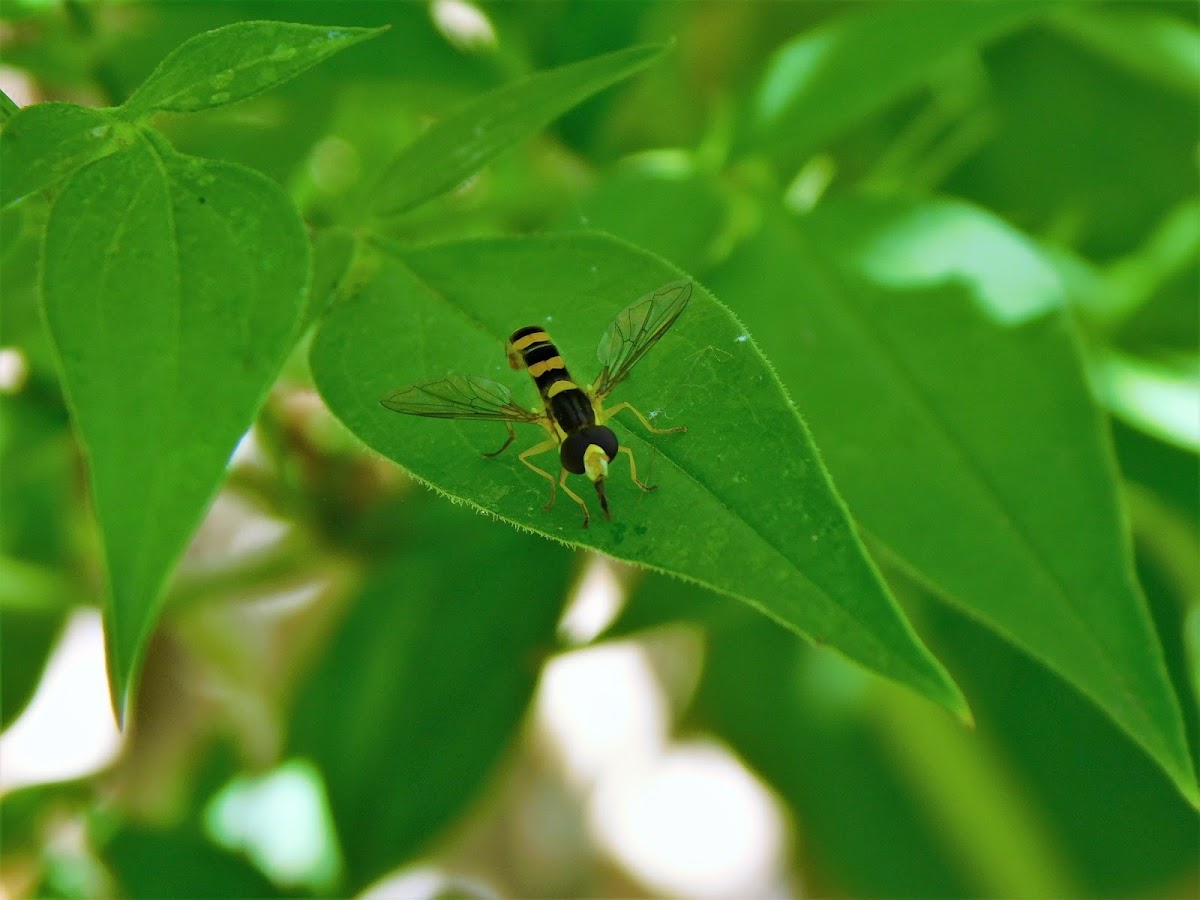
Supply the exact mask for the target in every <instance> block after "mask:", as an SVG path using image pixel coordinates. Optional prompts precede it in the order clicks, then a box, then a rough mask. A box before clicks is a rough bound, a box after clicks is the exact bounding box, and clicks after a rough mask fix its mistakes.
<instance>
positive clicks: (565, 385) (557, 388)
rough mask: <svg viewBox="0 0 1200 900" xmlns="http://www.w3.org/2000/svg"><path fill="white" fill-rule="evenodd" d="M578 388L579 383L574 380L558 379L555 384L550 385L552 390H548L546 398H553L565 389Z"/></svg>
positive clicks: (572, 389)
mask: <svg viewBox="0 0 1200 900" xmlns="http://www.w3.org/2000/svg"><path fill="white" fill-rule="evenodd" d="M578 389H579V385H577V384H576V383H575V382H573V381H556V382H554V384H552V385H550V390H548V391H546V399H548V400H549V399H553V398H554V397H557V396H558V395H559V394H561V393H562V392H563V391H574V390H578Z"/></svg>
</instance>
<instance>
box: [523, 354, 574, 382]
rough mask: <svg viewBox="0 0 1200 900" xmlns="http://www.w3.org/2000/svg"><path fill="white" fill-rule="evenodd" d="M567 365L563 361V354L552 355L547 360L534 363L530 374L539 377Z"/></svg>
mask: <svg viewBox="0 0 1200 900" xmlns="http://www.w3.org/2000/svg"><path fill="white" fill-rule="evenodd" d="M566 367H567V365H566V363H564V362H563V358H562V357H561V356H552V357H550V358H549V359H548V360H546V361H545V362H539V363H534V364H533V365H532V366H530V367H529V374H530V375H532V376H533V377H534V378H537V377H538V376H539V375H545V374H546V373H547V372H551V371H553V370H554V369H565V368H566Z"/></svg>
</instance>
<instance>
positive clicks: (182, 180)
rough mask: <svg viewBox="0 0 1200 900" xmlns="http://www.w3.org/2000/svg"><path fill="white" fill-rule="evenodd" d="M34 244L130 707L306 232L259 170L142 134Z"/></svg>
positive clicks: (88, 177) (73, 189)
mask: <svg viewBox="0 0 1200 900" xmlns="http://www.w3.org/2000/svg"><path fill="white" fill-rule="evenodd" d="M45 247H46V250H45V265H44V270H43V284H42V293H43V303H44V307H45V314H46V321H47V323H48V325H49V329H50V333H51V336H52V338H53V341H54V344H55V346H56V348H57V352H58V355H59V360H60V365H61V369H62V380H63V384H64V386H65V389H66V394H67V398H68V402H69V404H70V408H71V412H72V418H73V421H74V425H75V428H76V429H77V431H78V433H79V437H80V440H81V442H82V444H83V446H84V448H85V450H86V453H87V460H88V467H89V470H90V476H91V485H92V500H93V503H94V506H95V511H96V517H97V519H98V521H99V524H100V531H101V535H102V537H103V543H104V554H105V559H106V562H107V568H108V582H109V596H108V599H107V604H106V607H105V628H106V639H107V644H108V646H107V652H108V665H109V672H110V677H111V682H112V689H113V693H114V705H115V706H116V708H117V710H118V712H124V708H125V704H126V700H127V698H128V697H129V696H130V687H131V682H132V680H133V678H134V676H135V673H136V670H137V666H138V662H139V660H140V658H141V653H142V650H143V648H144V645H145V642H146V639H147V638H148V636H149V634H150V631H151V628H152V627H153V625H154V621H155V619H156V618H157V615H158V610H159V601H160V594H161V592H162V588H163V584H164V582H165V580H166V578H167V575H168V574H169V573H170V571H171V568H172V566H173V565H174V563H175V561H176V559H177V558H178V557H179V555H180V554H181V553H182V551H183V549H184V546H185V545H186V543H187V540H188V537H189V536H190V535H191V533H192V530H193V529H194V528H195V526H196V524H197V522H198V521H199V520H200V517H201V516H202V514H203V513H204V510H205V508H206V507H207V505H208V503H209V500H210V499H211V498H212V496H213V494H214V492H215V491H216V489H217V487H218V485H219V484H220V481H221V478H222V475H223V473H224V469H225V465H226V462H227V461H228V459H229V455H230V453H231V452H232V451H233V449H234V447H235V446H236V444H237V441H238V439H239V438H240V437H241V435H242V434H243V433H244V432H245V431H246V429H247V428H248V427H249V425H250V423H251V422H252V420H253V418H254V416H255V413H256V412H257V410H258V408H259V405H260V404H261V402H262V400H263V398H264V396H265V395H266V392H267V389H268V388H269V387H270V385H271V382H272V381H273V380H274V378H275V376H276V374H277V373H278V371H279V368H280V366H281V365H282V364H283V361H284V359H285V357H286V355H287V353H288V351H289V350H290V349H291V347H292V344H293V342H294V340H295V337H296V331H297V325H298V322H299V319H300V315H301V312H302V309H303V305H304V302H305V290H306V287H307V277H308V265H309V261H308V254H309V250H308V241H307V239H306V237H305V234H304V230H303V226H302V225H301V223H300V220H299V218H298V217H297V215H296V212H295V210H294V209H293V207H292V206H291V204H290V203H289V202H288V199H287V197H286V196H285V195H284V194H283V192H282V191H281V190H280V189H279V188H278V187H277V186H276V185H275V184H274V183H272V182H271V181H269V180H268V179H266V178H265V177H263V176H261V175H258V174H256V173H254V172H251V171H249V170H247V169H243V168H241V167H239V166H234V165H230V164H227V163H219V162H210V161H206V160H200V159H195V158H191V157H184V156H179V155H177V154H175V153H173V152H172V151H171V150H170V149H169V148H166V147H163V146H161V145H159V144H157V143H153V142H152V139H151V138H150V137H147V138H145V139H143V140H139V141H138V142H137V143H136V144H134V145H132V146H130V147H129V148H127V149H125V150H122V151H120V152H118V153H115V154H113V155H111V156H107V157H105V158H103V159H101V160H99V161H97V162H95V163H93V164H92V165H90V166H88V167H86V168H84V169H81V170H80V171H79V172H78V173H76V174H75V176H74V177H73V178H72V179H71V180H70V182H69V183H68V184H67V185H66V187H65V189H64V190H63V192H62V194H61V196H60V197H59V198H58V200H57V202H56V203H55V204H54V207H53V209H52V210H51V213H50V219H49V222H48V223H47V226H46V245H45Z"/></svg>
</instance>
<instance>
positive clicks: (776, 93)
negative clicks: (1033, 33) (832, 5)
mask: <svg viewBox="0 0 1200 900" xmlns="http://www.w3.org/2000/svg"><path fill="white" fill-rule="evenodd" d="M1050 6H1052V4H1049V3H1046V2H1045V0H1002V2H978V3H890V4H881V5H877V6H873V7H871V8H869V9H867V10H865V11H861V12H860V11H857V10H856V11H855V12H854V13H852V14H850V15H846V16H844V17H841V18H838V19H835V20H833V21H831V22H829V23H828V24H826V25H823V26H821V27H819V28H816V29H814V30H813V31H810V32H808V33H806V34H802V35H800V36H799V37H797V38H795V39H793V40H792V41H790V42H789V43H787V44H785V45H784V46H783V47H782V48H780V49H779V50H778V51H777V52H776V53H775V55H774V56H773V57H772V58H771V60H770V62H769V63H768V64H767V71H766V74H765V75H764V77H763V80H762V83H761V84H760V85H759V88H758V91H757V95H756V96H755V98H754V100H753V110H752V113H751V122H750V134H749V136H748V140H749V142H750V144H751V145H753V146H755V147H759V148H765V149H767V150H770V151H772V152H779V151H783V152H788V153H804V152H807V151H811V150H813V149H814V148H816V147H817V146H819V145H820V144H822V143H823V142H825V141H828V140H829V139H830V138H832V137H834V136H836V135H837V134H838V133H839V132H840V131H842V130H844V129H845V128H848V127H849V126H851V125H853V124H854V123H856V122H858V121H861V120H862V119H865V118H867V117H868V116H870V115H872V114H873V113H875V112H877V111H878V110H880V109H882V108H883V107H884V106H886V105H887V104H889V103H891V102H892V101H894V100H896V99H898V98H900V97H903V96H904V95H906V94H908V93H910V92H912V91H913V90H915V89H916V88H917V87H919V86H920V84H921V83H922V81H923V79H925V78H926V77H927V76H928V75H929V74H930V73H931V72H932V71H933V70H934V69H935V68H936V67H937V66H939V65H940V64H942V63H943V62H944V61H945V60H946V59H947V58H948V57H950V56H951V55H952V54H954V53H955V52H959V51H963V50H969V49H971V48H973V47H976V46H978V45H980V44H983V43H986V42H987V41H989V40H991V39H993V38H995V37H997V36H998V35H1000V34H1002V33H1004V32H1005V31H1009V30H1011V29H1014V28H1016V27H1017V26H1018V25H1020V24H1021V23H1023V22H1025V21H1027V20H1028V19H1030V18H1032V17H1033V16H1034V15H1036V14H1038V13H1040V12H1044V11H1046V10H1047V9H1048V8H1049V7H1050Z"/></svg>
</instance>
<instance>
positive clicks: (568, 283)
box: [310, 235, 964, 713]
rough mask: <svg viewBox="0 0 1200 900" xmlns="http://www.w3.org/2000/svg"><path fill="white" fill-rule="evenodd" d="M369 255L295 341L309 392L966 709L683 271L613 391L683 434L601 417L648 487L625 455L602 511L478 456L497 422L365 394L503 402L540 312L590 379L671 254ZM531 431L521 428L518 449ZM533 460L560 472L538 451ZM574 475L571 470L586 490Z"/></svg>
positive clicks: (724, 326) (508, 514)
mask: <svg viewBox="0 0 1200 900" xmlns="http://www.w3.org/2000/svg"><path fill="white" fill-rule="evenodd" d="M375 262H376V264H377V267H378V268H377V270H376V272H375V275H374V278H373V279H372V280H371V281H370V282H369V283H367V284H366V285H365V286H364V287H363V289H362V290H361V292H360V293H358V294H357V295H356V296H355V297H353V298H351V299H350V300H347V301H345V302H343V303H340V304H339V305H337V306H336V307H334V308H333V309H332V310H330V311H329V313H327V315H326V317H325V319H324V321H323V322H322V324H321V327H320V329H319V331H318V333H317V336H316V339H315V341H314V343H313V347H312V351H311V355H310V364H311V368H312V372H313V378H314V380H315V382H316V384H317V387H318V389H319V390H320V392H321V394H322V396H323V397H324V398H325V401H326V402H327V403H328V404H329V406H330V408H331V409H332V410H333V412H334V414H335V415H336V416H338V418H340V419H341V420H342V422H344V423H345V424H346V425H347V426H348V427H349V428H350V430H351V431H352V432H354V433H355V434H356V435H358V437H359V438H361V439H362V440H363V441H365V442H366V443H367V444H368V445H369V446H371V447H372V448H374V449H375V450H377V451H378V452H380V453H382V454H384V455H385V456H387V457H388V458H389V459H392V460H394V461H395V462H397V463H399V464H400V465H402V466H403V467H404V468H406V469H408V470H409V471H410V472H412V473H413V474H414V475H416V476H417V477H418V478H420V479H422V480H423V481H426V482H428V483H429V484H431V485H433V486H434V487H436V488H437V489H438V490H440V491H443V492H445V493H446V494H448V495H450V496H451V497H455V498H461V499H462V500H465V501H466V502H468V503H470V504H472V505H475V506H477V507H479V508H481V509H484V510H487V511H489V512H491V513H494V514H495V515H497V516H499V517H500V518H502V519H505V520H506V521H509V522H512V523H514V524H516V525H517V526H519V527H522V528H528V529H530V530H531V531H536V532H538V533H539V534H543V535H546V536H547V537H551V538H554V539H555V540H559V541H563V542H566V543H569V544H572V545H575V546H583V547H590V548H592V549H595V550H599V551H601V552H603V553H607V554H609V555H611V556H614V557H617V558H619V559H624V560H629V561H631V562H636V563H640V564H642V565H645V566H649V567H651V568H655V569H659V570H662V571H667V572H670V573H672V574H674V575H676V576H678V577H682V578H685V579H688V580H691V581H696V582H700V583H702V584H706V585H709V586H711V587H713V588H714V589H716V590H718V591H720V592H722V593H724V594H727V595H731V596H734V597H737V598H739V599H742V600H744V601H745V602H747V603H749V604H751V605H752V606H754V607H756V608H758V609H759V610H760V611H762V612H764V613H766V614H767V615H770V616H772V617H773V618H775V619H777V620H779V621H780V622H782V623H784V624H785V625H786V626H787V627H789V628H791V629H792V630H793V631H796V632H799V633H802V634H806V635H809V636H811V637H813V638H814V639H816V640H819V641H822V642H825V643H828V644H830V645H832V646H833V647H835V648H837V649H838V650H840V651H841V652H842V653H844V654H846V655H847V656H849V657H851V658H853V659H854V660H856V661H857V662H859V663H860V664H862V665H864V666H866V667H868V668H871V669H874V670H875V671H877V672H880V673H882V674H884V675H885V676H887V677H890V678H893V679H895V680H897V681H900V682H902V683H904V684H907V685H909V686H911V687H913V688H914V689H915V690H917V691H918V692H920V693H922V694H924V695H926V696H928V697H930V698H932V699H934V700H935V701H936V702H939V703H942V704H944V705H945V706H947V707H948V708H950V709H951V710H953V711H955V712H957V713H962V712H963V710H964V706H963V704H962V700H961V698H960V696H959V695H958V693H957V690H956V689H955V687H954V685H953V683H952V682H951V681H950V680H949V679H948V678H947V677H946V675H945V673H944V672H943V671H942V669H941V668H940V667H939V666H938V664H937V662H936V661H935V660H934V659H933V658H932V657H931V656H929V654H928V653H927V652H926V650H925V649H924V648H923V647H922V646H921V644H920V642H919V640H918V639H917V637H916V635H915V634H914V633H913V631H912V629H911V627H910V626H909V624H908V622H907V621H906V620H905V619H904V617H903V616H902V614H901V613H900V611H899V610H898V609H897V607H896V606H895V604H894V602H893V601H892V599H891V597H890V596H889V594H888V593H887V590H886V589H885V588H884V586H883V584H882V582H881V581H880V579H879V576H878V573H877V572H876V571H875V569H874V567H873V566H872V564H871V562H870V561H869V559H868V558H867V556H866V554H865V552H864V551H863V548H862V545H861V544H860V543H859V541H858V538H857V536H856V535H855V533H854V529H853V526H852V524H851V522H850V519H849V517H848V516H847V514H846V511H845V509H844V507H843V506H842V504H841V501H840V500H839V499H838V497H837V495H836V494H835V492H834V490H833V486H832V485H831V484H830V482H829V479H828V476H827V475H826V473H825V470H824V468H823V466H822V465H821V462H820V460H819V458H818V457H817V453H816V450H815V449H814V447H813V445H812V441H811V439H810V438H809V436H808V433H807V431H806V430H805V427H804V425H803V423H802V422H801V421H800V419H799V417H798V416H797V415H796V412H795V409H794V408H793V407H792V406H791V404H790V403H789V402H788V400H787V398H786V397H785V396H784V393H783V391H782V389H781V388H780V386H779V383H778V381H776V379H775V376H774V375H773V374H772V372H771V370H770V368H769V367H768V365H767V363H766V361H765V360H764V359H763V357H762V356H761V355H760V353H759V351H758V349H757V348H756V347H755V345H754V344H753V343H752V342H750V341H749V340H748V339H747V338H746V335H745V334H744V332H743V330H742V328H741V326H740V325H739V324H738V322H737V320H735V319H734V318H733V316H731V315H730V313H729V311H728V310H727V309H725V308H724V307H723V306H721V305H720V304H719V303H718V302H717V301H716V300H715V299H714V298H713V297H712V295H710V294H709V293H708V292H707V291H706V290H704V289H703V288H702V287H700V286H699V285H696V286H695V289H694V293H693V296H692V300H691V304H690V305H689V306H688V308H687V310H686V311H685V312H684V314H683V316H682V317H681V318H680V319H679V321H678V322H677V323H676V325H675V326H674V328H673V329H672V330H671V331H670V332H669V333H668V334H667V336H666V337H665V338H663V339H662V341H661V342H660V344H659V345H658V346H657V347H656V348H655V349H654V351H653V352H652V353H650V354H649V355H648V356H647V357H646V358H645V359H644V360H643V361H642V362H641V363H640V364H639V366H638V368H637V369H636V370H635V371H634V373H633V375H632V376H631V377H630V379H629V381H628V382H625V383H623V384H621V386H620V388H619V389H618V390H617V392H616V393H615V394H614V397H613V399H612V402H613V403H618V402H620V401H622V400H628V401H631V402H634V403H635V404H637V405H638V406H640V407H641V408H642V409H643V410H645V411H646V412H647V413H651V414H654V412H655V411H659V413H660V415H659V416H656V419H655V420H656V421H658V422H660V423H663V424H665V425H667V426H673V425H678V424H686V425H687V426H688V428H689V431H688V432H687V433H686V434H673V435H655V436H648V435H647V433H646V432H645V430H643V429H642V428H641V427H640V426H639V427H634V426H633V425H632V421H633V420H627V419H626V418H625V417H624V416H623V415H618V417H617V418H616V419H614V420H612V421H613V423H614V425H613V427H614V429H615V430H616V432H617V434H618V436H619V439H620V440H621V442H622V443H623V444H625V445H627V446H629V447H631V448H632V450H633V452H634V454H635V456H636V459H637V464H638V467H639V468H638V471H639V474H640V475H641V476H642V477H643V478H645V479H649V480H650V481H653V482H656V483H658V484H659V485H660V487H659V489H658V490H657V491H655V492H653V493H650V494H643V493H642V492H640V491H638V489H637V487H636V486H635V485H634V484H633V483H632V482H631V481H630V480H629V478H628V474H629V470H628V469H626V468H625V466H626V465H627V464H628V463H627V461H626V460H625V459H624V458H621V459H620V460H619V461H617V462H614V463H613V468H614V471H613V473H612V476H611V477H610V478H609V479H608V488H607V492H608V498H609V501H610V504H611V506H612V508H613V510H614V521H613V522H611V523H609V522H605V521H603V520H601V519H600V518H599V517H598V516H596V517H594V518H593V521H592V525H591V526H590V527H588V528H586V529H585V528H582V527H581V521H580V518H581V513H580V509H579V507H578V506H577V505H576V504H575V503H574V502H572V501H571V499H570V498H569V497H568V496H565V495H564V492H562V491H559V496H558V501H557V503H556V505H555V506H554V507H553V508H552V509H550V510H549V511H544V510H543V506H544V504H545V502H546V500H547V497H548V487H549V486H548V485H547V484H546V482H545V480H544V479H542V478H540V477H538V476H537V475H536V474H534V473H532V472H530V471H529V469H527V468H526V467H525V466H523V465H522V464H521V462H520V461H518V459H517V458H516V456H515V454H514V453H509V454H508V455H506V456H501V457H498V458H496V459H481V458H480V454H481V453H483V452H485V451H494V450H495V449H496V447H497V446H498V445H499V443H500V441H501V440H502V438H503V429H501V428H499V426H498V425H497V424H496V423H495V422H491V423H488V422H463V421H442V420H431V419H424V418H417V417H412V416H403V415H397V414H396V413H394V412H391V411H389V410H387V409H385V408H384V407H382V406H381V405H380V403H379V399H380V398H381V397H383V396H384V395H385V394H387V393H389V392H390V391H392V390H394V389H396V388H399V387H401V386H403V385H405V384H406V383H409V382H416V381H423V380H428V379H431V378H441V377H444V376H446V375H447V374H451V373H455V374H463V375H481V376H484V377H486V378H490V379H494V380H499V381H502V382H504V383H505V384H506V385H510V386H511V387H512V388H513V389H514V391H515V396H517V398H518V401H519V402H525V401H524V400H522V399H521V398H527V400H529V401H532V400H533V399H534V398H535V397H536V394H535V393H534V391H533V386H532V384H531V383H530V382H529V380H528V376H525V375H520V376H519V377H518V376H517V375H516V374H515V373H512V372H509V371H508V368H507V365H506V364H505V360H504V351H503V347H504V341H505V338H506V337H507V336H508V335H509V334H510V333H511V332H512V331H513V330H514V329H515V328H518V327H521V326H523V325H527V324H529V323H550V322H551V320H553V322H552V328H553V334H554V338H555V340H556V342H557V344H558V347H559V349H560V350H561V351H562V353H563V357H564V358H565V359H566V360H568V363H569V365H570V366H572V367H577V368H575V369H574V371H575V372H576V376H577V378H578V379H579V383H580V384H586V383H587V381H586V379H587V377H588V376H589V375H591V374H592V372H591V371H589V370H593V369H598V368H599V366H598V364H597V363H596V361H595V346H596V342H597V340H598V339H599V338H600V335H601V334H602V333H603V332H604V330H605V327H606V326H607V325H608V323H609V321H610V320H611V319H612V318H613V317H614V316H615V315H616V314H617V313H618V312H619V311H620V309H621V307H623V306H624V305H626V304H627V303H629V302H631V301H632V300H634V299H635V298H636V297H638V296H639V295H641V294H644V293H646V292H647V291H649V290H652V289H654V288H657V287H659V286H660V285H663V284H665V283H667V282H669V281H673V280H675V279H678V278H679V277H680V273H679V271H678V270H676V269H673V268H672V267H671V266H669V265H668V264H666V263H664V262H663V261H662V260H660V259H658V258H656V257H653V256H651V255H650V254H647V253H645V252H644V251H641V250H638V249H637V248H634V247H632V246H630V245H628V244H624V243H622V242H620V241H617V240H615V239H612V238H607V237H602V236H594V235H583V236H581V235H568V236H554V237H544V238H538V239H522V240H507V241H470V242H463V243H454V244H444V245H439V246H434V247H427V248H424V249H420V250H410V251H399V250H391V251H389V252H385V253H382V254H380V255H379V257H378V259H377V260H376V261H375ZM627 423H628V424H627ZM544 437H545V435H544V433H541V432H537V433H536V434H527V436H526V437H524V439H523V441H522V444H521V446H522V447H524V446H528V445H530V444H532V443H533V442H535V441H537V440H540V439H541V438H544ZM551 447H552V448H553V445H551ZM535 461H537V462H543V464H544V465H545V466H547V467H548V468H550V469H551V470H552V471H553V472H554V473H555V474H557V472H558V470H559V467H558V465H557V462H556V461H555V459H554V457H553V455H551V454H547V455H546V456H545V457H541V458H540V459H538V458H535ZM578 480H579V479H576V480H575V481H576V483H573V484H570V485H568V486H570V487H573V488H576V489H579V490H585V489H586V491H587V493H589V494H591V493H592V492H591V489H588V488H587V483H586V481H585V482H583V484H582V486H581V485H580V484H578V483H577V482H578ZM591 504H592V506H593V508H594V507H595V505H596V498H595V495H594V494H593V495H592V497H591Z"/></svg>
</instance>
